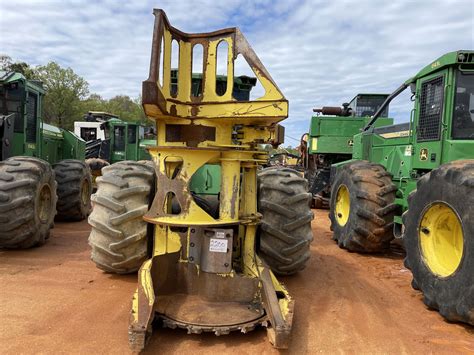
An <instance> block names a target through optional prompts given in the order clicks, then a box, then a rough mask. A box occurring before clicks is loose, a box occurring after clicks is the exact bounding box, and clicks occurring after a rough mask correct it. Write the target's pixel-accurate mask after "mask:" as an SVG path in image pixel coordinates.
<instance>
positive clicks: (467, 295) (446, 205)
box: [403, 160, 474, 325]
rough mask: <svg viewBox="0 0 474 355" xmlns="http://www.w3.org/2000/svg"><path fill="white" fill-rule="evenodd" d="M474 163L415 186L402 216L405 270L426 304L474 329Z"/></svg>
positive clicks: (458, 164) (456, 165)
mask: <svg viewBox="0 0 474 355" xmlns="http://www.w3.org/2000/svg"><path fill="white" fill-rule="evenodd" d="M473 206H474V160H464V161H455V162H452V163H449V164H445V165H442V166H440V167H439V168H438V169H435V170H433V171H432V172H431V173H429V174H426V175H424V176H423V177H422V178H421V179H420V180H418V184H417V190H415V191H413V192H412V193H411V194H410V196H409V198H408V211H407V212H405V213H404V214H403V224H404V226H405V233H404V238H403V242H404V244H405V250H406V259H405V265H406V266H407V267H408V268H409V269H411V272H412V274H413V283H412V285H413V287H414V288H415V289H417V290H420V291H421V292H423V296H424V302H425V304H426V305H427V306H428V307H430V308H433V309H437V310H439V312H440V313H441V315H442V316H443V317H445V318H446V319H447V320H449V321H461V322H465V323H469V324H471V325H474V272H473V270H474V209H473Z"/></svg>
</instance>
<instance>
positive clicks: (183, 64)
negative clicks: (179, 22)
mask: <svg viewBox="0 0 474 355" xmlns="http://www.w3.org/2000/svg"><path fill="white" fill-rule="evenodd" d="M191 58H192V54H191V43H189V42H185V41H179V72H178V96H177V99H178V100H180V101H183V102H186V101H189V100H190V97H191V71H192V67H191V65H192V64H191Z"/></svg>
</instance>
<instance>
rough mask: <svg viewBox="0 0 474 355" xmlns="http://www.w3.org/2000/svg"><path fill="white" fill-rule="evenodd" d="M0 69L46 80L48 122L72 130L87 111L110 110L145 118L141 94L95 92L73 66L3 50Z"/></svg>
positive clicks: (124, 116)
mask: <svg viewBox="0 0 474 355" xmlns="http://www.w3.org/2000/svg"><path fill="white" fill-rule="evenodd" d="M0 70H4V71H8V72H12V71H14V72H17V73H21V74H23V75H24V76H25V77H26V78H27V79H37V80H40V81H42V82H43V86H44V89H45V90H46V95H45V98H44V101H43V119H44V120H45V122H47V123H51V124H54V125H56V126H58V127H61V128H65V129H69V130H72V129H73V126H74V121H80V120H82V119H83V116H84V114H86V113H87V112H88V111H104V112H110V113H113V114H115V115H117V116H119V117H120V119H122V120H124V121H142V122H145V123H146V124H149V125H151V124H152V123H151V121H149V120H146V116H145V113H144V112H143V109H142V106H141V97H140V96H139V97H137V98H135V99H134V98H131V97H129V96H126V95H117V96H115V97H113V98H111V99H109V100H106V99H104V98H102V97H101V96H100V95H98V94H95V93H92V94H90V95H89V83H88V82H87V81H86V80H85V79H84V78H82V77H81V76H79V75H77V74H76V73H75V72H74V71H73V70H72V69H71V68H66V69H65V68H62V67H61V66H60V65H59V64H58V63H56V62H49V63H48V64H46V65H41V66H37V67H35V68H33V67H31V66H30V65H29V64H27V63H25V62H15V61H13V60H12V58H11V57H10V56H8V55H3V54H0Z"/></svg>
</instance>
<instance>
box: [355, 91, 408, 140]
mask: <svg viewBox="0 0 474 355" xmlns="http://www.w3.org/2000/svg"><path fill="white" fill-rule="evenodd" d="M408 85H409V84H408V83H406V82H405V83H403V84H402V85H401V86H400V87H399V88H398V89H397V90H395V91H394V92H393V93H391V94H390V95H389V96H388V97H387V99H386V100H385V101H384V103H383V104H382V106H380V107H379V109H378V110H377V112H375V113H374V115H373V116H372V118H371V119H370V121H369V123H367V125H366V126H365V127H364V128H362V132H366V131H368V130H369V129H370V128H371V127H372V126H373V124H374V123H375V121H377V119H378V118H379V116H380V114H381V113H382V112H383V111H384V110H385V108H386V107H387V106H388V105H389V104H390V102H391V101H392V100H393V99H394V98H396V97H397V96H398V95H400V94H401V93H402V92H403V91H405V89H406V88H407V87H408Z"/></svg>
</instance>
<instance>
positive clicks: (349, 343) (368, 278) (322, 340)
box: [0, 211, 474, 354]
mask: <svg viewBox="0 0 474 355" xmlns="http://www.w3.org/2000/svg"><path fill="white" fill-rule="evenodd" d="M313 231H314V236H315V238H314V241H313V244H312V247H311V251H312V259H311V261H310V263H309V265H308V267H307V268H306V269H305V270H304V271H303V272H301V273H300V274H298V275H296V276H293V277H288V278H285V279H283V281H284V282H285V283H286V285H287V287H288V289H289V291H290V293H291V294H292V296H293V297H294V298H295V300H296V306H295V317H294V322H293V334H292V340H291V344H290V349H289V350H288V351H280V352H281V353H288V354H289V353H292V354H293V353H294V354H301V353H316V352H320V353H335V352H337V353H432V352H436V353H450V354H452V353H474V328H473V327H470V326H465V325H460V324H450V323H447V322H445V321H444V320H443V318H442V317H441V316H440V315H439V314H438V313H437V312H435V311H430V310H428V309H427V308H426V307H425V305H424V304H423V302H422V296H421V295H420V294H419V293H418V292H416V291H414V290H413V289H412V288H411V286H410V281H411V275H410V272H409V271H408V270H407V269H405V268H404V267H403V256H402V255H401V253H400V252H399V251H397V249H396V248H394V249H393V250H392V251H390V252H389V253H387V254H386V255H380V256H366V255H359V254H354V253H348V252H347V251H344V250H341V249H339V248H338V247H337V245H336V244H335V243H334V242H333V241H332V240H331V232H330V231H329V221H328V219H327V212H326V211H316V218H315V220H314V221H313ZM88 234H89V226H88V225H87V222H80V223H67V224H66V223H58V224H57V225H56V228H55V229H54V230H53V233H52V236H51V238H50V240H49V242H48V243H47V244H46V245H45V246H43V247H41V248H36V249H31V250H26V251H0V284H1V291H0V319H1V322H0V344H1V347H0V349H1V350H0V352H1V353H7V354H18V353H68V354H69V353H101V354H102V353H113V354H117V353H120V354H121V353H130V350H129V348H128V337H127V326H128V315H129V308H130V299H131V296H132V293H133V291H134V289H135V287H136V275H128V276H114V275H110V274H105V273H103V272H101V271H100V270H98V269H96V268H95V265H94V264H93V263H92V262H91V261H90V260H89V255H90V250H89V246H88V244H87V237H88ZM191 351H192V352H193V353H220V354H232V353H239V354H255V353H260V354H277V353H279V352H278V351H277V350H275V349H273V348H272V346H271V345H270V344H269V343H268V341H267V337H266V332H265V330H264V329H257V330H255V331H253V332H251V333H248V334H240V333H231V334H230V335H226V336H220V337H216V336H214V335H213V334H203V335H187V334H186V331H184V330H170V329H155V330H154V333H153V336H152V339H151V341H150V344H149V345H148V347H147V349H146V352H145V353H156V352H160V353H183V352H191Z"/></svg>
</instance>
